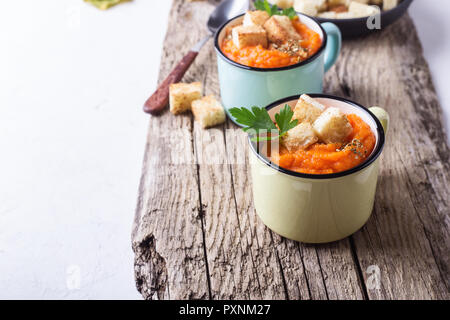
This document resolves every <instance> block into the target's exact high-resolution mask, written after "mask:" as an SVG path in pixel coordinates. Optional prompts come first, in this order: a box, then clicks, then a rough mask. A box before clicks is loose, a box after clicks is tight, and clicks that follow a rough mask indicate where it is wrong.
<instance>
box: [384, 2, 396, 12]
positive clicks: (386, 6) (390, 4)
mask: <svg viewBox="0 0 450 320" xmlns="http://www.w3.org/2000/svg"><path fill="white" fill-rule="evenodd" d="M397 5H398V0H384V1H383V10H385V11H386V10H391V9H394V8H395V7H396V6H397Z"/></svg>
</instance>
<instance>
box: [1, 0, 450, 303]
mask: <svg viewBox="0 0 450 320" xmlns="http://www.w3.org/2000/svg"><path fill="white" fill-rule="evenodd" d="M169 8H170V1H156V0H135V1H134V2H132V3H128V4H124V5H120V6H117V7H115V8H113V9H111V10H108V11H105V12H102V11H99V10H97V9H95V8H93V7H91V6H89V5H87V4H85V3H84V2H83V1H81V0H65V1H61V0H41V1H35V0H34V1H33V0H22V1H7V0H0V45H1V50H0V298H26V299H28V298H43V299H50V298H62V299H71V298H83V299H109V298H113V299H116V298H123V299H136V298H140V295H139V294H138V292H137V291H136V289H135V285H134V278H133V253H132V250H131V246H130V243H131V240H130V232H131V224H132V220H133V215H134V209H135V205H136V197H137V190H138V184H139V176H140V171H141V165H142V158H143V151H144V144H145V139H146V131H147V123H148V115H146V114H144V113H143V112H142V111H141V106H142V104H143V102H144V101H145V99H146V98H147V96H149V94H150V93H151V91H152V90H153V89H154V88H155V86H156V81H157V76H158V69H159V61H160V53H161V45H162V41H163V38H164V35H165V31H166V24H167V15H168V12H169ZM411 14H412V16H413V17H414V19H415V21H416V24H417V26H418V29H419V34H420V37H421V39H422V43H423V44H424V47H425V55H426V57H427V59H428V61H429V64H430V66H431V69H432V73H433V77H434V81H435V84H436V87H437V90H438V94H439V96H440V99H441V103H442V105H443V107H444V108H445V111H446V118H447V121H446V123H450V121H449V120H448V119H449V114H450V92H449V90H448V84H447V83H448V80H447V77H448V71H449V70H450V62H449V59H448V58H449V53H450V44H449V39H450V37H449V34H450V23H449V22H448V17H449V16H450V10H449V7H448V1H446V0H431V1H424V0H416V1H415V3H414V4H413V7H412V9H411Z"/></svg>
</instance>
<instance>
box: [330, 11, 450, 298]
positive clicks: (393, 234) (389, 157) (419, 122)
mask: <svg viewBox="0 0 450 320" xmlns="http://www.w3.org/2000/svg"><path fill="white" fill-rule="evenodd" d="M362 43H364V45H363V46H362V45H361V44H362ZM344 45H345V46H344V49H343V52H342V55H341V58H340V61H339V63H338V65H337V67H336V71H337V78H336V77H335V74H333V73H331V74H330V75H329V76H328V77H327V83H334V85H335V87H340V88H341V89H342V93H343V94H344V95H347V96H349V97H350V98H352V99H353V100H355V101H359V102H360V103H362V104H365V105H367V106H370V105H379V106H382V107H383V108H385V109H386V110H388V112H389V114H390V116H391V119H392V124H391V128H390V132H389V136H388V142H387V145H386V149H385V151H384V154H383V156H382V160H381V163H382V165H381V178H380V181H379V185H378V189H377V196H376V200H375V210H374V214H373V216H372V218H371V219H370V220H369V222H368V223H367V224H366V226H365V227H364V228H363V230H362V231H360V232H358V233H356V234H355V235H354V236H353V239H354V242H355V247H356V252H357V257H358V260H359V262H360V264H361V268H362V271H363V276H364V278H365V281H367V280H368V277H369V276H370V272H369V273H367V272H366V270H367V268H369V266H377V267H379V268H380V275H381V279H380V283H379V284H380V287H379V289H376V288H372V287H373V283H371V284H369V283H368V286H367V287H368V295H369V298H370V299H442V298H448V297H449V295H448V293H449V289H448V288H449V287H448V285H449V270H448V266H449V253H450V250H449V245H450V238H449V213H450V211H449V207H448V204H449V199H450V197H449V191H448V190H449V189H448V183H449V180H450V179H449V165H450V163H449V155H450V153H449V149H448V146H447V145H446V138H445V134H444V131H443V127H442V124H441V119H442V113H441V109H440V107H439V103H438V100H437V97H436V94H435V91H434V87H433V84H432V81H431V77H430V73H429V70H428V66H427V63H426V61H425V60H424V58H423V55H422V48H421V45H420V42H419V40H418V37H417V33H416V31H415V27H414V24H413V22H412V21H411V19H410V18H409V17H408V16H405V17H404V18H402V19H401V20H400V21H399V22H397V23H396V24H395V25H393V26H391V27H390V28H388V29H387V30H384V31H383V32H381V33H378V34H374V35H371V36H369V37H366V38H365V39H358V40H352V41H347V42H345V44H344Z"/></svg>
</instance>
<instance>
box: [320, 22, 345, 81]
mask: <svg viewBox="0 0 450 320" xmlns="http://www.w3.org/2000/svg"><path fill="white" fill-rule="evenodd" d="M321 25H322V28H323V29H324V30H325V32H326V34H327V36H328V40H327V41H328V44H327V47H326V48H325V72H327V71H328V70H330V68H331V67H332V66H333V65H334V64H335V63H336V60H337V58H338V57H339V53H340V52H341V47H342V35H341V31H340V30H339V28H338V27H337V26H336V25H335V24H334V23H331V22H325V23H322V24H321Z"/></svg>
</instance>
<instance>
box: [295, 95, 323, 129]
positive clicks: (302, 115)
mask: <svg viewBox="0 0 450 320" xmlns="http://www.w3.org/2000/svg"><path fill="white" fill-rule="evenodd" d="M324 110H325V106H323V105H322V104H320V103H319V102H317V101H316V100H314V99H313V98H311V97H310V96H308V95H306V94H302V95H301V97H300V99H298V101H297V104H296V105H295V108H294V116H293V117H292V118H293V119H298V122H299V123H302V122H309V123H311V124H312V123H314V121H316V119H317V118H318V117H319V116H320V114H321V113H322V112H323V111H324Z"/></svg>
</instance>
